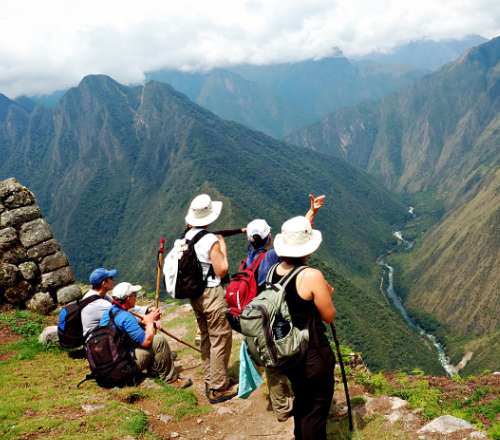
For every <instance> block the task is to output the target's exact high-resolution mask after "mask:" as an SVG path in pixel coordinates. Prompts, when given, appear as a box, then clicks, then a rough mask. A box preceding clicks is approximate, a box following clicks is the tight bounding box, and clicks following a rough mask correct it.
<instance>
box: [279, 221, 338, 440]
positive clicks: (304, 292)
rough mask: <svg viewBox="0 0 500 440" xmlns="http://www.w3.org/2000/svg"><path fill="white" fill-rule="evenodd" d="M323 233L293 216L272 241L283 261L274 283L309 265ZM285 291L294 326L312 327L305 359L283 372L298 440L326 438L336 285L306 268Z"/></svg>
mask: <svg viewBox="0 0 500 440" xmlns="http://www.w3.org/2000/svg"><path fill="white" fill-rule="evenodd" d="M322 239H323V238H322V235H321V232H320V231H318V230H315V229H313V228H312V226H311V223H310V221H309V220H308V219H307V218H306V217H302V216H299V217H294V218H291V219H290V220H287V221H286V222H285V223H283V225H282V226H281V233H279V234H277V235H276V237H275V239H274V249H275V250H276V253H277V254H278V256H279V257H280V259H281V263H280V264H278V265H277V266H273V269H272V271H273V272H272V282H273V283H277V282H278V281H279V280H280V279H281V278H282V277H284V276H285V275H287V274H288V273H290V272H291V271H292V270H294V269H295V268H297V267H300V266H305V263H306V260H307V258H308V257H309V256H310V255H311V254H312V253H314V252H315V251H316V250H317V249H318V248H319V246H320V245H321V242H322ZM294 278H295V279H292V280H291V281H290V282H289V283H288V285H287V287H286V296H285V301H286V302H287V305H288V308H289V311H290V316H291V319H292V323H293V325H294V326H296V327H298V328H299V329H305V328H308V329H309V335H310V336H309V345H308V349H307V352H306V354H305V356H304V358H303V359H302V360H301V362H300V363H298V364H297V365H294V366H293V368H291V369H289V370H287V371H285V374H286V375H287V377H288V379H289V380H290V383H291V384H292V390H293V393H294V395H295V399H294V404H293V418H294V425H295V426H294V434H295V439H296V440H313V439H314V440H321V439H326V421H327V417H328V412H329V409H330V405H331V402H332V398H333V387H334V377H333V371H334V367H335V357H334V355H333V353H332V350H331V348H330V344H329V342H328V339H327V337H326V335H325V326H324V325H323V323H322V321H324V322H326V323H328V324H329V323H330V322H332V321H333V320H334V319H335V314H336V310H335V306H334V304H333V300H332V295H333V290H334V289H333V287H332V286H330V284H328V282H327V281H326V279H325V278H324V276H323V274H322V273H321V272H320V271H319V270H317V269H313V268H311V267H305V268H304V269H303V270H302V271H300V272H298V273H297V274H296V275H294Z"/></svg>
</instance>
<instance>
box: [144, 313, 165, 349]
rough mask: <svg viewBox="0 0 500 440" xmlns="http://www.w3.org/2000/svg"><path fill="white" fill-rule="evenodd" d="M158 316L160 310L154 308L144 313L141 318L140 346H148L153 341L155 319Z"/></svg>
mask: <svg viewBox="0 0 500 440" xmlns="http://www.w3.org/2000/svg"><path fill="white" fill-rule="evenodd" d="M159 318H160V311H159V310H158V309H154V311H152V312H150V313H148V314H147V315H144V317H143V318H142V322H143V324H144V332H145V336H144V341H143V342H142V344H141V347H142V348H149V347H151V344H152V343H153V338H154V336H155V321H157V320H158V319H159Z"/></svg>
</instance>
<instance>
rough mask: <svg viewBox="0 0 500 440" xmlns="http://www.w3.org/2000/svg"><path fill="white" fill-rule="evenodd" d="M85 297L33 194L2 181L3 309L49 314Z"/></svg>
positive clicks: (0, 268)
mask: <svg viewBox="0 0 500 440" xmlns="http://www.w3.org/2000/svg"><path fill="white" fill-rule="evenodd" d="M81 295H82V292H81V290H80V287H79V286H77V285H76V284H75V277H74V275H73V271H72V270H71V267H70V266H69V262H68V259H67V257H66V255H65V254H64V252H63V251H62V249H61V246H60V245H59V243H58V242H57V241H56V240H55V239H54V236H53V235H52V231H51V230H50V227H49V225H48V224H47V222H46V221H45V220H44V219H43V217H42V213H41V211H40V208H39V207H38V205H37V203H36V200H35V196H34V195H33V193H32V192H31V191H29V190H28V189H27V188H26V187H24V186H23V185H21V184H20V183H19V182H18V181H17V180H16V179H14V178H11V179H7V180H2V181H0V303H2V304H5V303H7V304H11V305H13V306H16V307H27V308H29V309H31V310H34V311H37V312H40V313H45V314H47V313H49V312H50V311H51V310H53V309H54V308H55V307H56V304H57V303H59V304H66V303H68V302H70V301H73V300H75V299H78V298H80V297H81Z"/></svg>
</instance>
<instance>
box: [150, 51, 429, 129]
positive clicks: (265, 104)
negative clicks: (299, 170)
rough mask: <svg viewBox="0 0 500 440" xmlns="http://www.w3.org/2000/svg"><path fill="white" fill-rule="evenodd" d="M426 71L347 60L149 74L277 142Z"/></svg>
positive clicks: (215, 111) (223, 115) (394, 88)
mask: <svg viewBox="0 0 500 440" xmlns="http://www.w3.org/2000/svg"><path fill="white" fill-rule="evenodd" d="M422 74H423V71H416V70H408V69H401V68H399V67H396V68H395V67H381V66H373V65H370V64H363V65H361V64H360V65H359V66H358V65H357V64H356V63H352V62H351V61H349V60H348V59H347V58H345V57H343V56H336V57H330V58H324V59H321V60H307V61H302V62H297V63H285V64H274V65H262V66H257V65H241V66H232V67H228V68H226V69H225V70H222V69H215V70H212V71H209V72H205V73H187V72H180V71H175V70H160V71H157V72H150V73H148V74H147V78H149V79H153V80H157V81H162V82H166V83H168V84H170V85H172V86H173V87H174V88H176V89H177V90H179V91H181V92H182V93H185V94H186V95H187V96H188V97H189V98H190V99H192V100H193V101H195V102H196V103H197V104H199V105H201V106H203V107H206V108H208V109H209V110H211V111H213V112H214V113H216V114H217V115H219V116H221V117H223V118H225V119H230V120H233V121H236V122H240V123H243V124H245V125H247V126H249V127H251V128H254V129H257V130H261V131H263V132H264V133H267V134H269V135H272V136H275V137H282V136H284V135H285V134H287V133H289V132H291V131H293V130H294V129H297V128H299V127H302V126H305V125H307V124H310V123H312V122H314V121H316V120H318V119H320V118H321V117H322V116H324V115H326V114H327V113H329V112H331V111H334V110H336V109H339V108H342V107H345V106H349V105H354V104H356V103H358V102H361V101H363V100H365V99H373V98H378V97H381V96H385V95H387V94H389V93H391V92H393V91H395V90H399V89H400V88H401V87H403V86H405V85H408V84H410V83H411V82H412V81H413V80H414V79H416V78H418V77H420V76H421V75H422Z"/></svg>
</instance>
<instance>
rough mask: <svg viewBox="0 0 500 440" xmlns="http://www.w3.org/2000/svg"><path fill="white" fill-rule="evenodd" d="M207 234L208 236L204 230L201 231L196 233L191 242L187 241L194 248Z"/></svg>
mask: <svg viewBox="0 0 500 440" xmlns="http://www.w3.org/2000/svg"><path fill="white" fill-rule="evenodd" d="M207 234H210V232H208V231H207V230H206V229H202V230H201V231H199V232H197V233H196V235H195V236H194V237H193V238H192V239H191V240H189V242H190V244H191V245H192V246H194V245H195V244H196V243H198V242H199V241H200V240H201V239H202V238H203V237H204V236H205V235H207Z"/></svg>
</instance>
